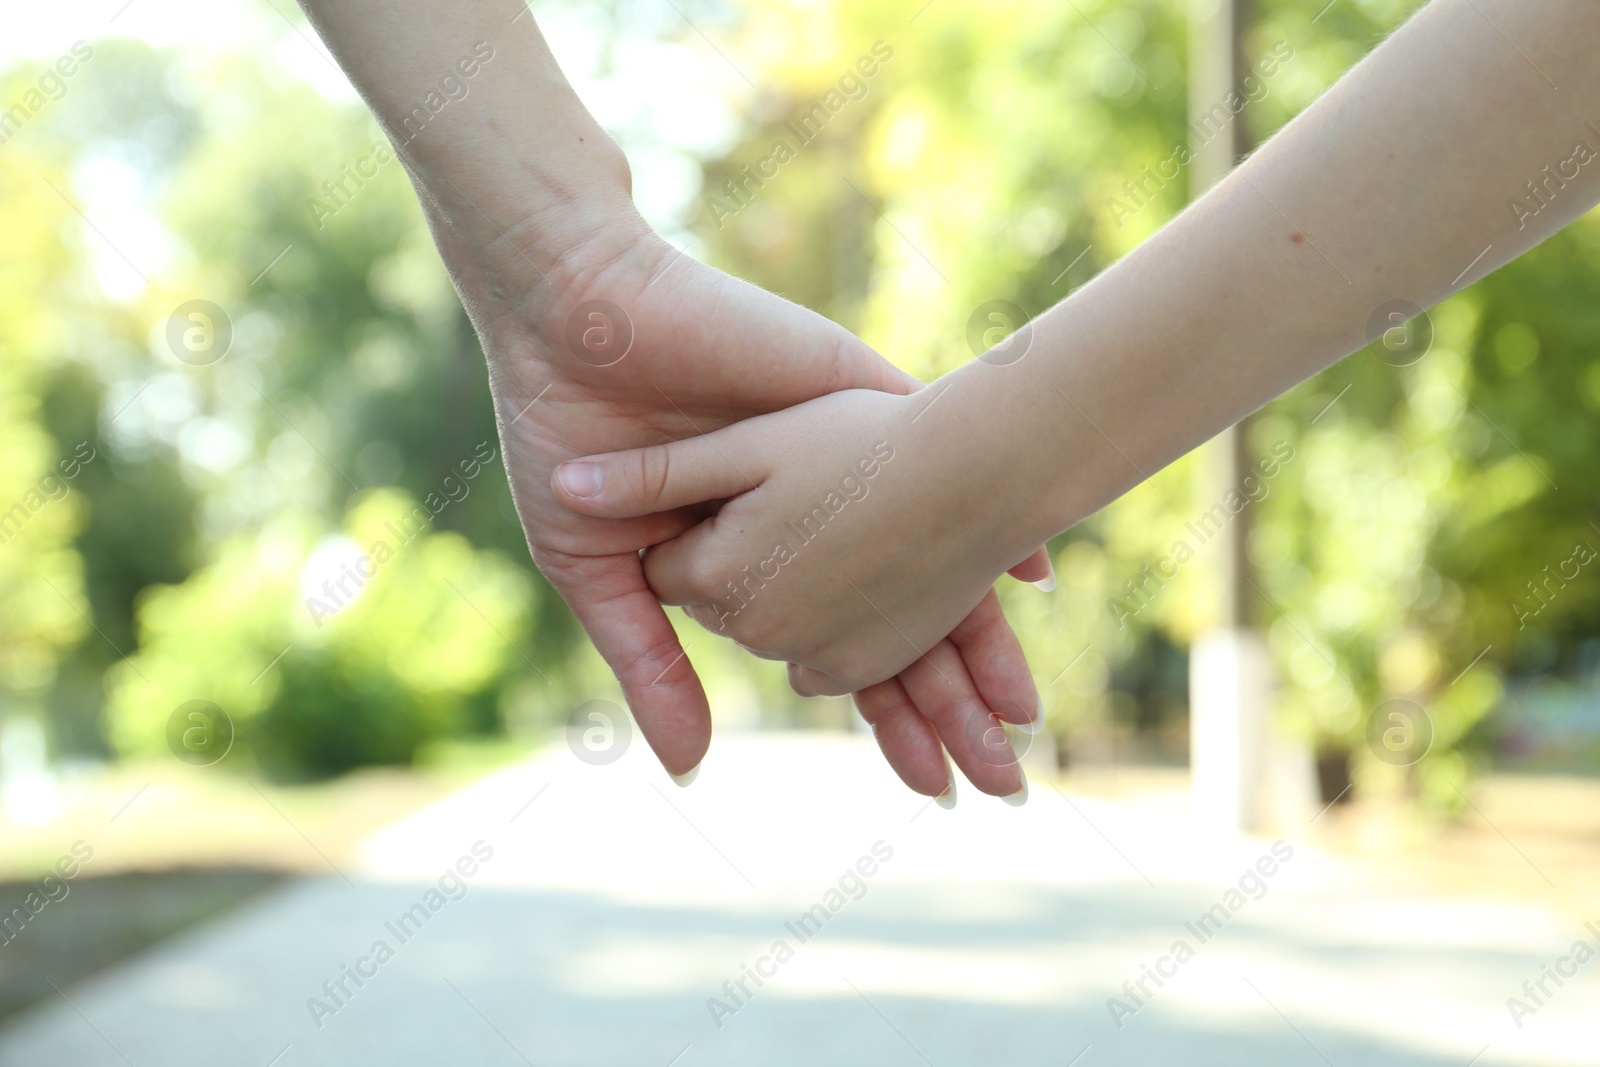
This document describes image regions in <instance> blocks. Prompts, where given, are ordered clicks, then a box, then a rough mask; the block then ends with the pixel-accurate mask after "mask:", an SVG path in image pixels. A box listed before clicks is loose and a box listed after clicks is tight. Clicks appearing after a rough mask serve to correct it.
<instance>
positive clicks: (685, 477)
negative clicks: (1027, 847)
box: [552, 383, 1039, 795]
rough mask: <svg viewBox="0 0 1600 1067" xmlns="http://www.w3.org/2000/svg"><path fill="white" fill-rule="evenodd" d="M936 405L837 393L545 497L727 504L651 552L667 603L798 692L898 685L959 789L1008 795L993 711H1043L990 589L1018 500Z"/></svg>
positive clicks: (1019, 714)
mask: <svg viewBox="0 0 1600 1067" xmlns="http://www.w3.org/2000/svg"><path fill="white" fill-rule="evenodd" d="M948 387H949V384H948V383H946V385H945V386H943V388H948ZM932 399H934V398H933V397H930V395H929V392H928V391H925V392H923V393H919V394H913V395H894V394H889V393H885V392H869V391H864V390H849V391H844V392H836V393H832V394H830V395H827V396H824V397H821V398H819V399H816V400H812V401H809V402H807V403H804V404H801V405H799V406H797V407H794V408H791V409H789V410H786V411H781V412H778V413H775V414H771V415H766V416H763V417H761V418H756V419H751V420H749V421H745V422H740V423H737V424H735V425H732V426H729V427H727V428H726V429H722V430H719V431H716V432H714V433H708V434H704V435H700V436H694V437H689V438H685V439H683V440H680V441H675V442H671V443H667V444H660V445H654V446H651V447H647V448H643V449H638V450H635V451H631V452H619V453H612V454H608V455H598V456H591V457H588V458H586V459H583V460H581V461H577V462H571V463H566V464H564V465H562V466H561V467H559V468H558V469H557V470H556V472H555V477H554V479H553V481H552V489H553V491H554V493H555V496H556V499H557V500H558V501H559V502H560V503H562V504H564V505H565V506H566V507H568V508H570V509H572V510H573V511H576V512H579V513H581V514H583V515H588V516H593V517H597V518H607V519H612V520H618V521H638V519H639V517H641V516H647V515H653V514H659V513H666V514H681V513H682V512H681V509H683V508H686V507H689V506H691V505H695V504H699V503H702V502H705V501H717V500H727V503H725V504H723V505H722V506H721V508H720V509H719V510H718V511H717V512H716V514H714V515H713V516H711V517H710V518H707V519H705V521H703V522H702V523H700V524H699V525H698V526H695V527H693V528H692V529H689V530H687V532H684V533H682V534H681V536H678V537H677V538H676V539H673V540H669V541H664V542H663V543H660V544H657V545H656V546H655V547H653V548H651V549H650V550H649V551H648V552H647V553H646V554H645V564H644V575H645V578H646V579H648V581H649V583H650V587H651V588H652V589H653V590H654V591H655V593H656V594H657V595H658V596H659V597H660V598H661V601H662V602H663V603H667V604H679V605H683V606H684V607H685V609H686V611H687V613H688V614H689V615H690V616H691V617H692V618H694V619H695V620H696V621H698V622H700V623H701V624H702V625H704V626H706V627H707V628H708V629H710V630H712V631H714V632H718V633H722V634H724V635H725V636H728V637H731V638H732V639H734V640H735V641H737V642H739V643H740V644H741V645H743V646H744V647H746V648H748V649H749V650H750V651H752V652H753V653H755V654H756V655H758V656H763V657H766V658H770V659H781V660H788V661H790V681H791V684H792V685H793V686H794V688H795V689H796V691H798V692H800V693H802V694H805V695H812V694H838V693H845V692H850V691H851V690H856V689H862V688H863V687H867V686H872V685H874V684H875V683H882V682H884V680H885V679H888V678H892V676H893V675H895V674H896V673H898V674H899V678H898V684H899V685H900V686H901V687H903V689H904V692H905V694H906V695H907V696H908V697H909V699H910V700H911V701H913V702H914V703H915V704H916V705H917V707H918V708H920V709H921V711H922V712H923V714H924V716H925V717H926V718H927V720H928V722H930V723H931V724H932V725H933V726H934V727H935V728H937V730H938V732H939V735H940V737H941V738H942V739H943V741H944V744H945V747H946V748H947V749H948V750H949V751H950V754H951V755H952V757H953V758H954V759H955V761H956V762H957V764H958V765H960V766H961V767H962V769H963V770H964V771H966V773H967V774H968V777H969V778H971V779H972V780H973V781H974V783H975V784H976V785H977V786H978V787H979V788H980V789H983V790H984V791H986V792H994V793H999V794H1000V795H1006V794H1007V793H1009V792H1010V790H1009V789H1007V788H1006V785H1007V783H1008V782H1011V783H1015V782H1018V781H1019V779H1020V774H1019V773H1018V772H1017V771H1015V769H1014V768H1013V767H1011V766H1009V765H1007V761H1006V760H1004V759H1000V760H996V758H995V754H994V753H993V751H992V747H993V743H994V740H995V735H994V730H993V727H994V723H993V721H992V720H990V719H989V717H988V715H987V711H988V710H992V711H993V712H994V713H995V714H996V715H997V716H998V717H999V718H1000V719H1002V720H1004V721H1007V722H1011V723H1015V724H1018V725H1022V726H1024V727H1027V726H1028V725H1029V724H1036V723H1037V720H1038V710H1039V704H1038V697H1037V694H1036V693H1035V692H1034V691H1033V688H1032V686H1031V684H1029V685H1028V686H1026V688H1023V687H1021V686H1018V685H1016V684H1015V682H1014V681H1013V679H1014V678H1016V677H1018V676H1020V677H1024V678H1025V677H1026V664H1025V663H1024V661H1023V660H1022V655H1021V650H1020V647H1019V646H1018V645H1017V643H1016V639H1015V637H1014V635H1013V634H1012V633H1011V631H1010V630H1009V628H1006V627H1003V626H1000V625H996V624H995V623H997V622H998V619H999V617H1000V616H999V609H998V603H997V600H996V598H995V594H994V592H993V589H992V585H993V583H994V581H995V580H996V579H997V578H998V577H999V575H1000V574H1001V573H1002V572H1004V571H1005V570H1006V569H1007V567H1008V566H1011V565H1012V564H1014V563H1015V558H1014V557H1013V558H1010V559H1007V558H1005V554H1006V552H1007V550H1006V549H1005V548H1004V547H1002V546H1003V545H1004V544H1005V542H1006V541H1007V540H1008V537H1007V534H1006V529H1007V527H1008V526H1009V524H1010V523H1009V520H1010V518H1011V515H1010V510H1011V509H1012V508H1013V506H1014V505H1012V504H1011V503H1010V501H1013V500H1015V497H1016V494H1015V493H1008V492H1007V491H1006V490H1005V489H1004V488H1003V487H1000V486H998V485H997V484H996V483H995V478H996V477H997V475H996V473H995V472H990V471H986V470H984V469H983V468H984V466H985V465H984V464H983V463H982V462H975V461H974V458H973V457H972V456H971V455H970V454H967V453H966V452H965V451H964V449H961V450H958V449H956V448H953V447H952V443H957V444H962V445H965V444H966V443H968V442H970V441H971V440H973V438H972V437H971V436H970V435H967V434H965V433H963V428H962V426H961V414H960V413H959V412H954V411H949V410H947V411H946V412H943V413H941V414H948V415H954V418H953V419H951V418H933V417H930V418H926V419H924V418H921V415H922V414H923V413H924V412H926V411H928V410H929V409H930V407H931V405H930V400H932ZM957 451H961V453H962V454H961V455H959V456H958V455H956V452H957ZM985 488H987V489H988V490H989V492H988V493H984V492H983V490H984V489H985ZM996 490H998V491H996ZM975 500H983V501H984V506H983V507H974V506H973V501H975ZM1024 552H1025V550H1024ZM946 634H948V635H949V641H947V642H942V641H941V640H940V639H941V638H942V637H944V636H945V635H946ZM963 665H965V667H966V668H967V669H966V670H962V667H963ZM985 701H987V708H986V707H985ZM864 710H865V709H864ZM880 732H881V730H880ZM986 742H987V745H986ZM997 764H998V765H997ZM1012 788H1013V789H1014V788H1016V786H1015V785H1013V786H1012Z"/></svg>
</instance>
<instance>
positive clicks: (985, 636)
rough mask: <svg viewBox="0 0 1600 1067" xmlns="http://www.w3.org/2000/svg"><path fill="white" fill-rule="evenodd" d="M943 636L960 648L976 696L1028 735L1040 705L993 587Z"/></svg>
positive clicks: (1037, 722) (1039, 721)
mask: <svg viewBox="0 0 1600 1067" xmlns="http://www.w3.org/2000/svg"><path fill="white" fill-rule="evenodd" d="M949 641H950V643H951V644H952V645H954V646H955V647H956V651H958V652H959V653H961V662H962V663H963V664H965V665H966V668H967V674H968V675H969V676H970V677H971V678H972V682H973V685H974V686H975V687H976V688H977V690H978V695H979V696H980V697H982V698H983V702H984V703H985V704H987V705H988V706H989V710H990V711H992V712H994V713H995V714H996V715H998V716H999V717H1000V718H1001V719H1004V720H1005V721H1006V722H1009V723H1014V724H1015V725H1017V726H1020V727H1022V729H1023V730H1024V731H1025V732H1027V733H1030V734H1033V733H1038V732H1039V729H1040V727H1042V726H1043V725H1044V704H1043V702H1042V701H1041V700H1040V699H1039V690H1038V687H1037V686H1035V685H1034V684H1033V672H1032V671H1031V670H1030V669H1029V668H1028V660H1027V657H1026V656H1024V655H1023V653H1022V642H1020V641H1018V640H1017V635H1016V632H1015V631H1014V630H1012V629H1011V624H1010V623H1009V622H1007V621H1006V615H1005V611H1004V610H1003V609H1002V608H1001V607H1000V598H999V597H998V596H997V595H995V591H994V590H993V589H991V590H989V592H988V593H987V594H986V595H985V596H984V598H983V599H982V600H981V601H979V602H978V606H977V607H975V608H973V609H972V612H971V613H970V614H969V615H968V616H967V617H966V618H964V619H962V620H961V622H960V623H959V624H958V625H957V626H956V628H955V629H954V630H951V631H950V637H949Z"/></svg>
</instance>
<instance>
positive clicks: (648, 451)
mask: <svg viewBox="0 0 1600 1067" xmlns="http://www.w3.org/2000/svg"><path fill="white" fill-rule="evenodd" d="M743 436H744V435H743V433H742V432H741V431H740V428H739V427H738V426H730V427H728V428H727V429H724V430H717V431H715V432H714V433H709V434H701V435H700V436H698V437H687V438H684V439H683V440H682V441H672V442H670V443H668V444H664V445H651V446H649V447H648V448H636V449H633V450H632V451H630V452H608V453H605V454H604V455H599V456H586V457H584V458H583V459H576V460H573V461H572V462H570V463H563V464H561V465H560V466H559V467H557V468H556V469H555V470H554V471H553V472H552V473H551V475H550V488H551V490H552V491H553V492H554V493H555V497H556V500H557V501H558V502H559V503H561V504H562V505H563V506H565V507H568V508H571V509H572V510H573V511H576V512H579V513H581V514H584V515H593V516H596V517H597V518H602V519H627V518H632V517H633V516H635V515H650V514H653V513H655V512H658V511H671V510H672V509H673V508H681V507H687V506H688V505H690V504H699V503H701V502H702V501H706V500H723V499H725V498H727V497H730V496H738V495H739V494H740V493H743V492H745V491H747V490H749V489H754V488H755V487H756V486H758V485H760V484H761V480H762V479H763V478H764V477H765V476H766V475H767V473H768V471H767V470H766V468H765V466H763V465H762V464H760V463H759V462H757V461H756V459H755V458H754V457H753V456H752V455H751V454H750V449H749V448H748V447H744V448H743V449H741V444H742V441H741V439H742V438H743ZM734 456H738V457H739V458H738V460H737V461H735V459H734V458H733V457H734Z"/></svg>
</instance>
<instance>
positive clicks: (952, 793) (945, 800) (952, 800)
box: [933, 778, 956, 811]
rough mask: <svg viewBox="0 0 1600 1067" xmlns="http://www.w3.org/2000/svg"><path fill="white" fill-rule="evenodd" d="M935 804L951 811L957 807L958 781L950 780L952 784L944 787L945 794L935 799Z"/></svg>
mask: <svg viewBox="0 0 1600 1067" xmlns="http://www.w3.org/2000/svg"><path fill="white" fill-rule="evenodd" d="M933 802H934V803H935V804H937V805H939V806H940V807H941V808H943V809H944V810H945V811H949V810H950V809H951V808H953V807H955V806H956V780H955V779H954V778H952V779H950V784H949V785H947V786H945V787H944V792H943V793H940V794H939V795H938V796H936V797H934V798H933Z"/></svg>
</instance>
